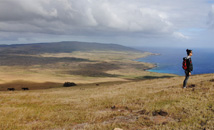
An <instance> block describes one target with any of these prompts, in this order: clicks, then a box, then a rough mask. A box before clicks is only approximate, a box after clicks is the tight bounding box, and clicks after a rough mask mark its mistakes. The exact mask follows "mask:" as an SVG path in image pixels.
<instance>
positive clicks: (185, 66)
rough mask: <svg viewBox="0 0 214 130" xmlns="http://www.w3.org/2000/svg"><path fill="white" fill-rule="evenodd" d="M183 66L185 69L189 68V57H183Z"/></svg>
mask: <svg viewBox="0 0 214 130" xmlns="http://www.w3.org/2000/svg"><path fill="white" fill-rule="evenodd" d="M182 68H183V69H184V70H187V58H186V57H184V58H183V63H182Z"/></svg>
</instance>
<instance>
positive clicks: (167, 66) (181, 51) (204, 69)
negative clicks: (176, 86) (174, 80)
mask: <svg viewBox="0 0 214 130" xmlns="http://www.w3.org/2000/svg"><path fill="white" fill-rule="evenodd" d="M136 49H139V50H142V51H147V52H152V53H158V54H160V55H151V56H148V57H146V58H139V59H136V60H137V61H140V62H148V63H153V64H156V65H157V67H155V68H153V69H150V70H148V71H151V72H158V73H170V74H176V75H180V76H183V75H184V70H183V68H182V62H183V57H186V55H187V54H186V49H187V48H163V47H161V48H160V47H159V48H155V47H138V48H136ZM188 49H191V50H192V51H193V56H192V57H191V58H192V62H193V72H192V74H193V75H194V74H206V73H214V60H213V59H214V58H213V56H214V49H211V48H207V49H205V48H201V49H200V48H188Z"/></svg>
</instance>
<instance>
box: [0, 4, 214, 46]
mask: <svg viewBox="0 0 214 130" xmlns="http://www.w3.org/2000/svg"><path fill="white" fill-rule="evenodd" d="M213 34H214V0H0V44H21V43H39V42H58V41H84V42H100V43H116V44H121V45H126V46H148V47H149V46H151V47H153V46H155V47H189V48H193V47H194V48H195V47H206V48H214V44H213V43H212V42H213V41H214V37H213Z"/></svg>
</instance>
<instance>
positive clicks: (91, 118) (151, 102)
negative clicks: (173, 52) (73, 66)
mask: <svg viewBox="0 0 214 130" xmlns="http://www.w3.org/2000/svg"><path fill="white" fill-rule="evenodd" d="M183 79H184V77H171V78H161V79H160V78H159V79H150V80H143V81H131V82H126V83H124V82H123V83H122V82H118V83H110V82H108V83H101V84H99V85H96V84H88V85H80V86H76V87H72V88H52V89H46V90H34V91H14V92H0V104H1V105H0V120H1V122H0V129H13V130H15V129H22V130H25V129H26V130H27V129H75V130H83V129H85V130H112V129H114V128H122V129H124V130H137V129H139V130H141V129H156V130H160V129H174V130H180V129H194V130H200V129H201V130H202V129H203V130H204V129H208V130H211V129H214V95H213V93H214V75H213V74H205V75H194V76H191V77H190V79H189V88H187V89H182V88H181V86H182V82H183Z"/></svg>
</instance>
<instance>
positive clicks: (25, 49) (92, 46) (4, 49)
mask: <svg viewBox="0 0 214 130" xmlns="http://www.w3.org/2000/svg"><path fill="white" fill-rule="evenodd" d="M93 50H100V51H107V50H112V51H138V52H139V50H136V49H133V48H130V47H125V46H122V45H117V44H101V43H92V42H77V41H63V42H53V43H34V44H14V45H0V54H41V53H70V52H73V51H93Z"/></svg>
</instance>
